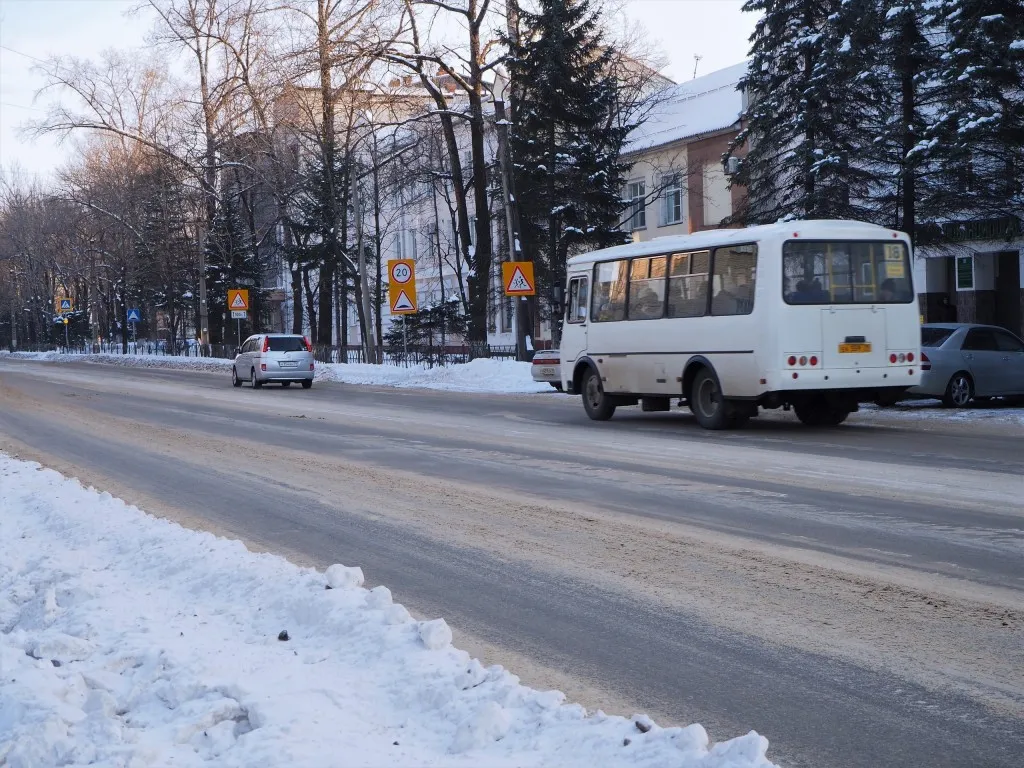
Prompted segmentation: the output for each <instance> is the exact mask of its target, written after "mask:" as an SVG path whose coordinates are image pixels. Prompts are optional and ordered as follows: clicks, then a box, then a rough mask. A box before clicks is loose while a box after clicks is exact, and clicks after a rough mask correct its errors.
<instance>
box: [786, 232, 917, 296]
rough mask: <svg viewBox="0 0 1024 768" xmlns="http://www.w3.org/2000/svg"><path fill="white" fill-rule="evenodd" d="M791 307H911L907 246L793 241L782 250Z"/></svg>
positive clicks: (855, 242)
mask: <svg viewBox="0 0 1024 768" xmlns="http://www.w3.org/2000/svg"><path fill="white" fill-rule="evenodd" d="M782 269H783V280H782V283H783V285H782V293H783V297H784V298H785V300H786V303H787V304H909V303H910V302H912V301H913V300H914V289H913V286H912V284H911V281H910V258H909V254H908V253H907V246H906V245H905V244H904V243H902V242H893V241H889V242H886V241H878V242H863V241H850V240H832V241H811V240H807V241H801V240H790V241H788V242H786V243H785V244H784V245H783V246H782Z"/></svg>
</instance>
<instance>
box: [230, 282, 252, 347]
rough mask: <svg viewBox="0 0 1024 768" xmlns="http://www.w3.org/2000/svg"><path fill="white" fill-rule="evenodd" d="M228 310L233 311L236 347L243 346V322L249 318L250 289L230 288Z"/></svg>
mask: <svg viewBox="0 0 1024 768" xmlns="http://www.w3.org/2000/svg"><path fill="white" fill-rule="evenodd" d="M228 309H230V310H231V317H232V318H234V320H235V338H236V340H237V341H238V343H237V344H236V345H235V346H239V347H240V346H242V321H243V320H244V319H245V318H247V317H248V316H249V289H247V288H229V289H228Z"/></svg>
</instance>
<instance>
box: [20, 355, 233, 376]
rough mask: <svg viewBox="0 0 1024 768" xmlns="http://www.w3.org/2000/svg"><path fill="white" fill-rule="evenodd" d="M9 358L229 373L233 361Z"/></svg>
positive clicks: (128, 357) (129, 357)
mask: <svg viewBox="0 0 1024 768" xmlns="http://www.w3.org/2000/svg"><path fill="white" fill-rule="evenodd" d="M8 356H9V357H14V358H21V359H24V360H39V361H42V362H45V363H102V364H103V365H120V366H123V367H126V368H170V369H173V370H179V371H185V370H191V371H228V372H229V373H230V370H231V361H230V360H222V359H220V358H217V357H185V356H178V355H111V354H97V355H93V354H88V355H87V354H65V353H62V352H14V353H10V354H9V355H8Z"/></svg>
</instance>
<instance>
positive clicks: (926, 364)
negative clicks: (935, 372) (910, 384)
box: [921, 352, 932, 371]
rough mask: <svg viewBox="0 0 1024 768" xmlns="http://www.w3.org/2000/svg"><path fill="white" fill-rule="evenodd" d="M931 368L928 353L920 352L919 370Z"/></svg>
mask: <svg viewBox="0 0 1024 768" xmlns="http://www.w3.org/2000/svg"><path fill="white" fill-rule="evenodd" d="M931 369H932V361H931V360H929V359H928V355H926V354H925V353H924V352H922V353H921V370H922V371H930V370H931Z"/></svg>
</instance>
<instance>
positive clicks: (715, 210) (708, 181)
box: [704, 165, 732, 227]
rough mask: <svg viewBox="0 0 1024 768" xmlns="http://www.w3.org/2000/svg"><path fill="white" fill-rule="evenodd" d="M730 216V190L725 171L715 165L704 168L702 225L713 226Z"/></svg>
mask: <svg viewBox="0 0 1024 768" xmlns="http://www.w3.org/2000/svg"><path fill="white" fill-rule="evenodd" d="M729 216H732V191H731V190H730V189H729V180H728V179H727V178H726V177H725V171H724V170H723V169H722V168H721V167H720V166H717V165H708V166H706V167H705V168H704V226H706V227H713V226H716V225H718V224H721V223H722V219H725V218H727V217H729Z"/></svg>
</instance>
